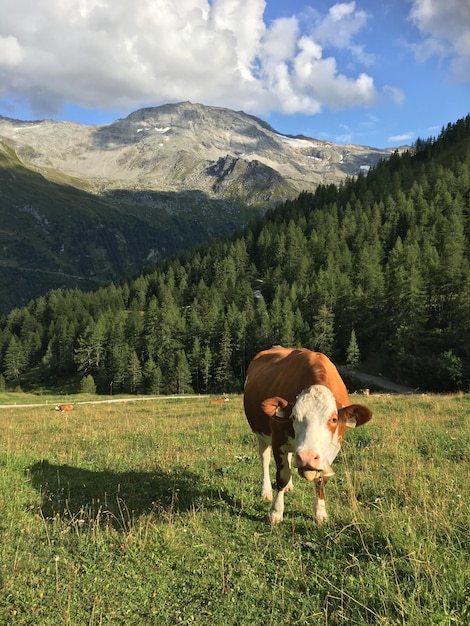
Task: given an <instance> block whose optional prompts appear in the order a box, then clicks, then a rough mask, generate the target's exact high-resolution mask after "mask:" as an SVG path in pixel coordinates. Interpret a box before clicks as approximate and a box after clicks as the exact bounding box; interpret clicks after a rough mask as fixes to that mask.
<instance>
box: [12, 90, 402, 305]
mask: <svg viewBox="0 0 470 626" xmlns="http://www.w3.org/2000/svg"><path fill="white" fill-rule="evenodd" d="M389 155H390V151H384V150H375V149H371V148H366V147H361V146H345V147H343V146H336V145H334V144H331V143H328V142H321V141H318V140H314V139H309V138H305V137H287V136H285V135H280V134H278V133H276V131H275V130H274V129H272V128H271V127H270V126H269V125H267V124H266V123H265V122H263V121H262V120H259V119H257V118H255V117H252V116H250V115H246V114H245V113H242V112H235V111H230V110H228V109H222V108H216V107H206V106H202V105H194V104H191V103H188V102H186V103H180V104H172V105H164V106H161V107H156V108H149V109H141V110H139V111H135V112H134V113H132V114H131V115H129V116H128V117H127V118H125V119H121V120H116V121H115V122H113V123H112V124H109V125H101V126H92V127H90V126H83V125H81V124H76V123H70V122H54V121H47V120H46V121H37V122H22V121H18V120H11V119H7V118H2V117H0V223H1V224H2V227H1V229H0V266H1V267H2V273H1V275H0V313H5V312H7V311H8V310H9V309H10V308H11V307H13V306H18V305H21V304H24V303H25V302H26V301H27V300H29V299H30V298H33V297H36V296H38V295H40V294H41V293H44V292H45V291H47V290H48V289H51V288H56V287H62V286H63V287H74V286H80V287H81V288H83V289H87V288H91V287H93V286H96V285H98V284H100V283H102V282H106V281H109V280H113V279H116V278H118V277H120V276H125V275H129V274H131V273H133V272H136V271H138V270H139V269H141V268H142V267H144V266H145V265H148V264H149V263H152V262H154V261H158V260H160V259H162V258H164V257H166V256H168V255H169V254H172V253H174V252H175V251H176V250H178V249H181V248H188V247H190V246H192V245H194V244H196V243H199V242H201V241H204V240H207V239H209V238H212V237H217V236H221V235H224V234H226V233H228V232H231V231H233V230H235V229H237V228H239V227H241V226H244V225H246V224H247V223H248V221H249V220H250V219H251V218H253V217H254V216H256V215H258V214H259V213H260V212H263V211H265V210H266V209H267V208H268V207H270V206H273V205H275V204H278V203H279V202H280V201H282V200H285V199H288V198H294V197H296V196H297V195H298V193H299V192H300V191H302V190H313V189H315V188H316V187H317V186H318V184H319V183H322V182H323V183H325V182H326V183H332V182H339V181H340V180H343V179H344V178H345V177H346V176H354V175H356V174H358V173H359V172H361V171H363V172H365V171H367V170H368V168H369V167H370V166H372V165H374V164H375V163H377V161H379V160H380V159H383V158H387V157H388V156H389Z"/></svg>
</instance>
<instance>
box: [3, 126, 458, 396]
mask: <svg viewBox="0 0 470 626" xmlns="http://www.w3.org/2000/svg"><path fill="white" fill-rule="evenodd" d="M469 213H470V116H467V117H466V118H465V119H463V120H459V121H458V122H457V123H456V124H449V125H448V126H447V128H445V129H443V130H442V132H441V134H440V135H439V137H438V138H437V139H433V140H428V141H422V140H419V141H418V142H416V144H415V146H413V149H412V150H410V151H408V152H405V153H403V154H398V153H395V154H394V155H393V156H392V157H391V158H390V159H389V160H387V161H383V162H381V163H380V164H379V165H378V166H377V167H375V168H374V169H373V170H371V171H370V172H369V173H368V174H367V175H361V176H359V178H357V179H354V180H348V181H347V182H346V183H344V184H342V185H340V186H335V185H323V186H320V187H318V188H317V190H316V191H315V193H313V194H312V193H302V194H300V196H299V197H298V198H297V199H296V200H293V201H289V202H286V203H285V204H283V205H282V206H280V207H278V208H276V209H275V210H271V211H269V212H267V213H266V214H265V215H264V216H263V217H262V218H259V219H257V220H256V221H255V222H253V223H252V224H251V225H250V226H249V227H247V228H246V229H245V230H244V231H243V232H241V233H237V234H235V235H232V236H230V237H227V238H225V239H222V240H215V241H212V242H207V243H206V244H203V245H201V246H198V247H197V248H195V249H192V250H190V251H186V252H183V253H181V254H179V255H177V256H175V257H173V258H172V259H170V260H167V261H165V262H163V263H160V264H159V265H158V266H157V267H155V268H153V269H152V270H151V271H148V272H147V273H145V274H142V275H139V276H137V277H136V278H135V279H132V280H125V281H122V282H120V283H113V284H110V285H109V286H107V287H104V288H100V289H99V290H97V291H95V292H91V293H84V292H81V291H78V290H55V291H52V292H50V293H49V294H47V295H45V296H43V297H40V298H38V299H36V300H33V301H31V302H30V303H29V304H28V305H27V306H26V307H24V308H21V309H14V310H12V311H11V312H10V313H9V315H7V316H6V317H5V318H4V319H3V320H1V323H0V367H1V375H0V383H2V381H6V382H7V384H8V385H10V386H13V387H16V386H18V385H21V386H23V387H24V386H25V385H31V386H34V385H36V386H40V385H42V386H49V385H54V384H56V383H59V382H61V381H64V380H72V381H73V380H75V381H76V385H77V390H78V389H80V388H81V389H82V390H85V389H88V390H89V389H93V388H94V387H96V389H97V390H98V392H100V393H121V392H126V393H155V394H158V393H188V392H197V393H199V392H201V393H203V392H217V393H222V392H230V391H240V390H241V389H242V386H243V381H244V378H245V372H246V367H247V364H248V363H249V361H250V360H251V358H252V357H253V356H254V354H255V353H256V352H257V351H259V350H261V349H264V348H267V347H269V346H271V345H273V344H282V345H286V346H306V347H308V348H310V349H314V350H319V351H322V352H325V353H326V354H328V355H329V356H330V357H332V358H333V360H335V361H336V362H338V363H348V364H350V365H353V366H357V365H360V366H362V367H365V368H368V369H370V370H371V371H381V372H382V373H384V374H388V375H390V376H393V377H394V378H395V379H397V380H398V381H400V382H403V383H407V384H409V385H412V386H414V387H420V388H422V389H426V390H434V391H443V390H456V389H459V388H464V389H468V386H469V381H470V324H469V320H470V263H469V245H468V244H469V236H470V219H469ZM2 384H3V383H2Z"/></svg>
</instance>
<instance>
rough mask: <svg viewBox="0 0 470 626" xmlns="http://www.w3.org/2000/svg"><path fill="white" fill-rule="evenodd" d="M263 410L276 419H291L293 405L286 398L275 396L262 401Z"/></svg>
mask: <svg viewBox="0 0 470 626" xmlns="http://www.w3.org/2000/svg"><path fill="white" fill-rule="evenodd" d="M261 410H262V411H263V413H264V414H265V415H267V416H268V417H273V418H274V419H276V418H277V419H280V420H285V419H290V416H291V413H292V405H291V404H289V403H288V402H287V400H284V398H280V397H279V396H275V397H274V398H268V399H267V400H264V401H263V402H262V403H261Z"/></svg>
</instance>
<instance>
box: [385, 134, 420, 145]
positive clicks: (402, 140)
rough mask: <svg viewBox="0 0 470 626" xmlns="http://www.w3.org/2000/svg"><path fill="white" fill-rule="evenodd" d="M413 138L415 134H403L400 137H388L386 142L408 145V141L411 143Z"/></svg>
mask: <svg viewBox="0 0 470 626" xmlns="http://www.w3.org/2000/svg"><path fill="white" fill-rule="evenodd" d="M414 137H415V133H413V132H410V133H403V134H402V135H393V136H392V137H389V138H388V141H389V142H390V143H401V144H406V143H409V142H410V141H413V139H414Z"/></svg>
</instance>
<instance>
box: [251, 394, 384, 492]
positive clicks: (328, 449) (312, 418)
mask: <svg viewBox="0 0 470 626" xmlns="http://www.w3.org/2000/svg"><path fill="white" fill-rule="evenodd" d="M262 409H263V411H264V412H265V413H266V414H267V415H269V417H270V418H271V419H273V420H275V421H278V422H279V421H280V422H284V423H288V422H290V423H291V424H292V427H293V429H294V434H295V443H294V457H293V466H294V467H296V468H297V469H298V472H299V474H300V475H301V476H303V477H304V478H306V479H307V480H313V479H314V478H317V477H318V476H320V472H322V473H323V476H331V475H333V474H334V472H333V470H332V469H331V463H332V462H333V460H334V459H335V458H336V455H337V454H338V452H339V450H340V448H341V444H342V442H343V437H344V435H345V432H346V430H347V429H348V428H355V427H356V426H362V425H363V424H365V423H366V422H368V421H369V420H370V419H371V417H372V412H371V411H370V410H369V409H368V408H367V407H365V406H362V405H361V404H351V405H350V406H347V407H343V408H341V409H339V410H338V409H337V406H336V401H335V398H334V396H333V394H332V392H331V391H330V390H329V389H328V387H325V386H324V385H312V386H311V387H309V388H308V389H305V390H304V391H302V392H301V393H300V394H299V395H298V396H297V399H296V401H295V404H294V405H291V404H289V403H288V402H287V400H285V399H284V398H280V397H275V398H269V399H268V400H265V401H264V402H263V404H262Z"/></svg>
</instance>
